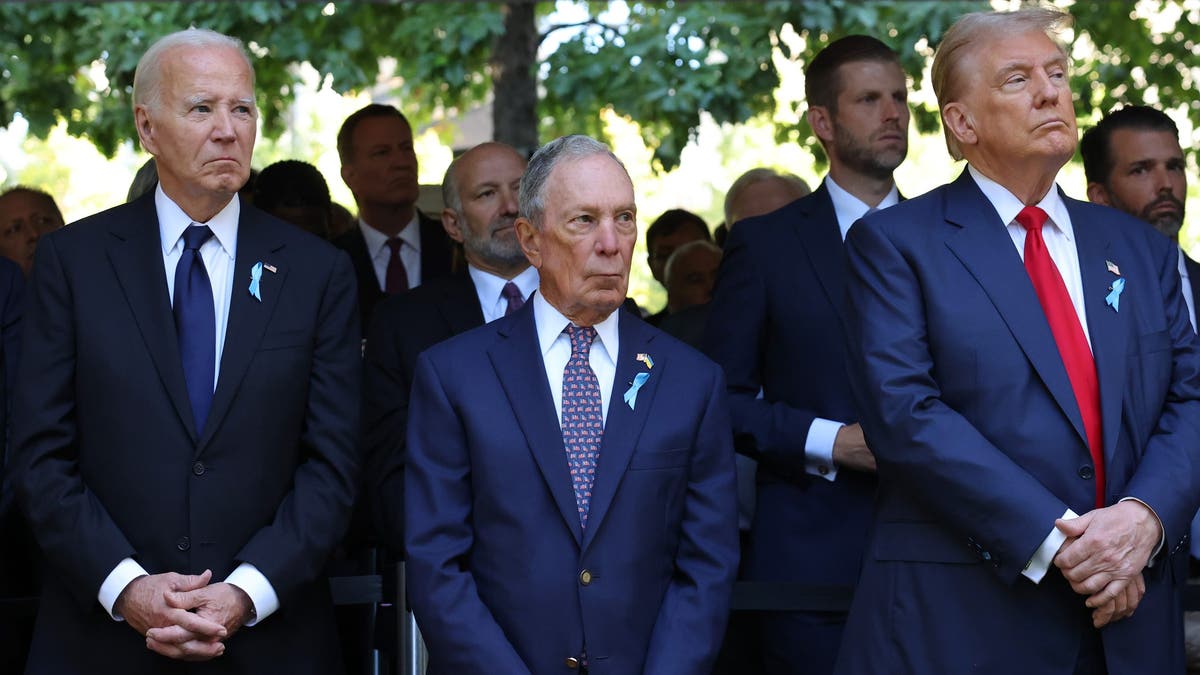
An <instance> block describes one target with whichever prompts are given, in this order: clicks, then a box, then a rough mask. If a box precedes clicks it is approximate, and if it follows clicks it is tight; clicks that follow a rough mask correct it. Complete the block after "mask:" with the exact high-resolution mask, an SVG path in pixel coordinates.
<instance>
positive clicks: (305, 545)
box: [0, 8, 1200, 675]
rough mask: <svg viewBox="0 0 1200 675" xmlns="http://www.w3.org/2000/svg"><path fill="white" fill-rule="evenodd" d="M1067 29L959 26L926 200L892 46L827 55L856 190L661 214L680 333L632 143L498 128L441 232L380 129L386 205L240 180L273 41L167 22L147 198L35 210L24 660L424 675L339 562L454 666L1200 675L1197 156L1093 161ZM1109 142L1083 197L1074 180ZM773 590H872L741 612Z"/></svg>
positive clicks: (773, 189) (829, 114)
mask: <svg viewBox="0 0 1200 675" xmlns="http://www.w3.org/2000/svg"><path fill="white" fill-rule="evenodd" d="M1069 21H1070V17H1069V16H1068V15H1066V14H1064V13H1062V12H1060V11H1058V10H1050V9H1031V8H1027V9H1021V10H1018V11H1014V12H990V13H977V14H969V15H966V16H964V17H962V18H960V19H959V20H958V21H957V22H956V23H955V24H954V25H953V26H952V27H951V28H950V29H949V30H948V31H947V32H946V34H945V36H944V38H943V40H942V42H941V44H940V45H939V46H938V48H937V51H936V53H935V56H934V60H933V67H932V80H933V84H934V89H935V93H936V96H937V101H938V107H939V109H940V111H941V118H942V123H943V132H944V135H945V140H946V145H947V148H948V151H949V154H950V157H951V158H952V159H953V160H965V164H966V166H965V169H964V170H963V172H962V174H961V175H960V176H959V178H958V179H957V180H955V181H953V182H952V183H949V184H947V185H944V186H942V187H938V188H936V189H934V190H932V191H930V192H928V193H926V194H923V195H907V196H906V195H904V194H902V193H901V192H900V190H899V188H898V186H897V185H896V182H895V180H894V178H893V174H894V172H895V170H896V169H897V167H899V166H900V165H901V164H902V163H903V162H904V161H905V158H906V155H907V150H908V135H909V108H908V83H909V78H908V76H907V75H906V73H905V72H904V70H903V68H902V66H901V60H900V58H899V56H898V55H897V54H896V52H895V51H893V50H892V49H891V48H889V47H888V46H887V45H886V44H884V43H883V42H882V41H880V40H879V39H877V38H875V37H871V36H866V35H852V36H848V37H844V38H841V39H838V40H835V41H833V42H831V43H829V44H828V45H827V46H826V47H825V48H824V49H823V50H821V51H820V53H819V54H818V55H817V56H816V57H815V58H814V59H813V60H812V61H811V63H809V64H808V67H807V69H806V72H805V99H806V101H807V108H808V109H807V117H808V121H809V123H810V125H811V127H812V130H813V133H814V134H815V135H816V136H817V139H818V140H819V142H820V143H821V145H822V147H823V149H824V152H825V154H826V156H827V157H828V160H829V165H828V172H827V173H826V175H825V176H824V177H823V179H822V180H821V182H820V183H819V184H818V185H817V186H816V189H810V187H809V186H808V185H807V184H806V183H805V182H804V181H803V180H801V179H799V178H797V177H796V176H793V175H790V174H785V173H779V172H776V171H773V170H771V169H767V168H760V169H754V170H751V171H749V172H747V173H746V174H744V175H743V176H741V177H740V178H738V179H737V181H735V182H734V183H733V184H732V185H731V186H730V189H729V190H728V193H727V194H726V196H725V202H724V216H725V221H724V223H722V224H720V225H719V226H718V227H717V228H711V227H710V226H709V224H708V223H706V222H705V221H704V220H703V219H702V218H700V217H699V216H698V215H696V214H695V213H692V212H690V211H688V210H686V209H684V208H679V209H672V210H670V211H667V212H665V213H663V214H661V215H659V216H658V217H657V218H655V219H654V220H653V222H651V224H650V225H649V227H647V228H646V230H645V245H646V250H647V259H646V264H647V265H648V268H649V270H650V272H651V274H652V276H653V278H654V279H655V280H656V281H657V282H658V283H660V284H662V286H663V287H664V288H665V289H666V291H667V303H666V306H665V307H664V308H662V310H661V311H659V312H657V313H649V312H646V311H644V310H642V309H641V308H639V307H638V306H637V305H636V303H634V302H633V301H632V300H630V299H629V298H628V279H629V271H630V266H631V264H635V261H634V260H633V259H632V256H633V249H634V245H635V242H636V240H637V237H638V236H639V220H640V219H641V218H640V217H639V214H638V208H637V204H636V200H635V197H634V189H633V184H632V182H631V180H630V177H629V173H628V172H627V171H626V169H625V165H624V164H623V163H622V161H621V160H620V159H618V158H617V157H616V156H615V155H614V154H613V153H612V151H611V150H610V149H609V148H608V147H607V146H605V145H604V144H603V143H601V142H599V141H597V140H595V139H592V138H588V137H586V136H580V135H571V136H565V137H562V138H558V139H555V140H553V141H551V142H549V143H547V144H546V145H544V146H543V147H541V148H540V149H538V150H537V151H536V152H534V153H533V155H532V156H530V157H527V156H525V155H523V154H522V153H521V152H519V151H517V150H516V149H514V148H512V147H510V146H508V145H505V144H503V143H498V142H488V143H483V144H481V145H478V146H476V147H473V148H470V149H468V150H467V151H465V152H463V153H462V154H460V155H459V156H457V157H456V158H455V159H454V161H453V162H452V163H451V165H450V167H449V168H448V170H447V171H446V174H445V178H444V181H443V184H442V195H443V199H444V201H445V207H444V209H443V210H442V211H441V213H440V214H426V213H423V212H422V211H420V210H419V209H418V208H417V206H416V203H417V198H418V194H419V185H418V181H417V157H416V154H415V152H414V148H413V130H412V127H411V125H410V123H409V121H408V120H407V119H406V118H405V116H404V115H403V114H402V113H401V112H400V111H399V110H397V109H396V108H395V107H393V106H390V105H384V104H371V105H368V106H366V107H364V108H362V109H361V110H359V111H357V112H355V113H354V114H352V115H351V116H349V117H348V118H347V119H346V120H345V121H344V122H343V124H342V126H341V129H340V131H339V132H338V135H337V150H338V154H339V157H340V160H341V178H342V180H343V181H344V182H345V184H346V185H347V186H348V187H349V188H350V191H351V193H352V194H353V196H354V200H355V204H354V206H355V209H354V215H351V213H350V212H349V211H347V210H346V209H342V208H341V207H339V206H338V205H336V204H335V203H333V202H332V201H331V199H330V192H329V188H328V184H327V182H326V180H325V178H324V177H323V176H322V175H321V174H320V172H319V171H317V169H316V168H315V167H313V166H312V165H311V164H308V163H305V162H302V161H298V160H289V161H284V162H279V163H277V164H273V165H271V166H268V167H265V168H263V169H262V170H261V171H252V170H251V158H252V153H253V148H254V143H255V135H256V123H257V115H258V113H257V109H256V107H255V80H254V70H253V64H252V61H251V58H250V56H249V55H248V54H247V52H246V51H245V49H244V47H243V46H242V45H241V43H240V42H239V41H237V40H236V39H233V38H230V37H228V36H225V35H222V34H219V33H215V32H212V31H208V30H204V29H189V30H185V31H180V32H177V33H173V34H171V35H168V36H166V37H164V38H162V39H160V40H159V41H157V42H155V43H154V44H153V45H152V46H150V47H149V49H148V50H147V51H146V52H145V54H144V55H143V56H142V58H141V60H140V62H139V64H138V67H137V74H136V76H135V80H134V85H133V99H134V106H133V117H134V125H135V128H136V131H137V134H138V137H139V139H140V141H141V144H142V146H143V147H144V148H145V149H146V150H147V152H149V153H150V154H151V155H152V156H153V158H152V159H151V160H150V161H149V162H147V164H146V165H145V166H144V167H143V168H142V170H141V171H139V174H138V177H137V179H135V181H134V185H133V186H131V188H130V192H129V196H128V201H127V202H126V203H125V204H123V205H120V206H116V207H114V208H112V209H109V210H106V211H103V212H101V213H98V214H95V215H92V216H89V217H87V218H84V219H82V220H79V221H77V222H74V223H72V224H70V225H64V223H63V218H62V215H61V214H60V213H59V211H58V208H57V207H56V206H55V203H54V199H53V198H52V197H51V196H50V195H48V194H46V193H44V192H41V191H39V190H35V189H31V188H27V187H17V188H12V189H9V190H7V191H5V192H3V193H0V256H2V258H0V349H2V350H3V352H2V354H0V385H2V386H0V427H3V428H4V429H5V430H6V438H7V442H6V443H5V445H4V453H3V462H2V463H0V471H2V473H0V487H2V489H0V519H2V520H0V523H2V525H3V528H4V531H3V533H2V536H3V538H4V541H5V547H4V553H3V555H0V595H3V596H6V597H10V598H13V597H22V596H37V597H38V602H37V611H36V618H35V619H29V618H27V617H25V616H22V615H19V614H11V613H10V614H9V615H6V616H5V617H4V619H3V620H4V621H5V622H6V623H5V626H6V627H5V629H4V630H0V652H3V654H4V655H5V659H8V656H9V655H13V660H12V661H10V662H9V663H11V664H15V665H13V666H12V667H14V668H16V669H17V672H20V669H22V668H24V669H25V672H29V673H38V674H40V673H51V674H57V673H85V672H86V673H114V674H115V673H121V674H127V673H162V672H193V671H194V672H197V673H209V672H211V673H226V672H227V673H241V672H265V673H272V672H287V673H322V674H324V673H337V672H347V673H350V674H357V673H365V672H373V669H378V668H382V669H383V670H382V672H390V671H389V669H390V668H391V667H392V665H391V664H388V663H386V660H385V663H383V665H381V664H380V662H379V661H378V660H371V659H369V658H368V657H367V654H370V653H371V652H372V651H382V653H384V654H387V653H388V649H389V646H388V645H386V644H384V643H386V642H387V641H386V640H384V641H383V643H380V642H376V640H377V639H378V636H377V635H376V634H375V633H376V627H375V626H373V625H371V624H370V623H364V621H363V617H362V616H361V614H358V613H355V612H353V611H338V610H335V608H334V607H333V604H332V602H331V593H330V587H329V584H328V581H327V575H329V574H330V573H331V570H335V569H343V570H353V569H356V565H358V563H360V562H361V559H362V558H363V557H367V558H370V559H371V560H372V561H373V562H372V565H373V566H374V565H377V563H378V560H379V558H380V557H382V558H383V559H385V560H387V561H391V562H395V561H403V562H404V563H405V565H406V568H407V570H408V573H407V589H406V591H407V593H406V601H407V605H408V606H409V607H411V609H412V611H413V613H414V614H415V616H416V620H417V624H418V626H419V627H420V629H421V632H422V635H423V637H424V641H425V644H426V645H427V646H428V651H429V665H428V672H429V673H455V674H458V673H503V674H506V675H507V674H510V673H511V674H514V675H515V674H519V673H538V674H541V673H560V672H562V673H569V672H579V673H590V674H591V675H608V674H618V675H625V674H629V673H650V674H654V675H658V674H664V673H681V674H683V673H688V674H695V675H701V674H706V673H714V672H715V673H733V674H740V673H767V674H770V675H785V674H792V673H796V674H800V673H805V674H814V673H815V674H821V673H840V674H847V675H857V674H864V675H866V674H876V673H880V674H883V673H888V674H890V673H912V674H914V675H915V674H920V675H925V674H936V673H947V674H957V673H967V672H970V673H1014V672H1028V673H1047V674H1059V673H1061V674H1063V675H1069V674H1079V675H1085V674H1105V673H1107V674H1111V675H1123V674H1131V675H1133V674H1137V675H1141V674H1144V673H1182V672H1184V670H1185V639H1184V631H1183V611H1182V589H1183V586H1184V585H1185V583H1186V581H1187V579H1188V578H1189V576H1194V575H1196V573H1197V571H1198V570H1197V569H1196V560H1197V556H1196V555H1194V554H1193V551H1195V553H1196V554H1200V546H1197V543H1198V542H1200V536H1198V537H1192V531H1193V527H1200V520H1197V519H1196V518H1195V516H1196V512H1197V508H1198V507H1200V452H1198V449H1200V351H1198V349H1197V344H1196V342H1195V333H1196V325H1197V319H1196V306H1195V302H1196V299H1197V297H1198V294H1200V266H1198V265H1197V263H1195V262H1193V261H1192V260H1190V259H1189V258H1188V257H1187V256H1186V255H1185V254H1184V253H1183V252H1182V250H1181V249H1180V246H1179V244H1178V236H1179V232H1180V228H1181V226H1182V224H1183V220H1184V199H1185V194H1186V177H1185V170H1186V162H1185V160H1184V156H1183V152H1182V149H1181V146H1180V143H1179V137H1178V129H1177V128H1176V127H1175V125H1174V123H1173V122H1172V121H1171V119H1170V118H1169V117H1168V116H1167V115H1165V114H1163V113H1162V112H1161V111H1158V110H1155V109H1153V108H1150V107H1146V106H1127V107H1124V108H1120V109H1118V110H1115V111H1112V112H1110V113H1109V114H1108V115H1106V116H1105V117H1104V118H1103V119H1102V120H1101V121H1100V122H1099V123H1098V124H1097V125H1095V126H1094V127H1092V128H1090V129H1088V130H1087V131H1086V132H1085V133H1084V134H1083V137H1082V142H1081V143H1080V142H1079V133H1078V130H1077V127H1076V116H1075V112H1074V108H1073V102H1072V92H1071V90H1070V86H1069V79H1070V78H1069V73H1070V56H1069V50H1068V49H1067V48H1066V47H1065V46H1064V45H1063V44H1062V43H1061V42H1060V33H1061V31H1062V29H1063V28H1064V27H1066V26H1067V25H1068V24H1069ZM1077 144H1078V145H1079V147H1080V151H1081V153H1082V156H1083V162H1084V167H1085V172H1086V178H1087V186H1086V192H1087V196H1088V200H1089V202H1090V203H1089V202H1082V201H1077V200H1074V199H1071V198H1070V197H1068V196H1066V194H1065V192H1063V191H1062V189H1061V188H1060V186H1059V185H1058V184H1057V183H1056V178H1057V176H1058V174H1059V171H1060V169H1061V168H1062V167H1063V166H1064V165H1065V164H1066V163H1067V162H1068V161H1069V160H1070V159H1071V157H1072V156H1073V154H1074V152H1075V150H1076V146H1077ZM1197 535H1200V532H1197ZM364 551H369V552H370V553H369V554H367V555H365V556H364V553H363V552H364ZM737 580H744V581H748V582H757V583H760V584H766V585H767V587H768V588H775V589H787V588H792V589H794V588H797V587H803V588H809V589H813V588H816V589H826V590H846V591H848V592H852V593H853V600H852V602H851V603H850V604H849V607H848V610H847V609H846V608H844V607H842V608H837V607H825V608H821V609H820V610H817V609H811V608H810V609H806V610H799V609H798V608H791V609H790V610H788V611H762V612H732V613H731V598H732V592H733V588H734V584H735V581H737ZM0 609H2V608H0ZM394 647H395V645H394V644H392V645H390V648H391V649H393V650H394ZM390 656H391V657H392V658H395V656H396V655H395V653H394V652H393V653H391V654H390ZM182 662H187V663H190V664H192V665H191V666H190V668H191V669H192V670H188V669H180V670H178V671H177V670H176V667H177V666H179V667H180V668H182V666H181V665H180V664H181V663H182Z"/></svg>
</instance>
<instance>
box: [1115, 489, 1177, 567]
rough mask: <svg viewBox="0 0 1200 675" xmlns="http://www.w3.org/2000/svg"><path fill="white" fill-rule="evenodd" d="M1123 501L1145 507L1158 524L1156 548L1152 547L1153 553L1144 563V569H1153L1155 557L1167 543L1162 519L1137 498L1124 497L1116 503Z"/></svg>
mask: <svg viewBox="0 0 1200 675" xmlns="http://www.w3.org/2000/svg"><path fill="white" fill-rule="evenodd" d="M1124 501H1133V502H1137V503H1139V504H1141V505H1142V506H1144V507H1146V508H1147V509H1150V513H1151V514H1153V515H1154V520H1155V522H1157V523H1158V546H1155V547H1154V551H1152V552H1151V553H1150V560H1148V561H1146V567H1154V558H1155V556H1157V555H1158V552H1159V551H1161V550H1162V547H1163V546H1164V545H1165V544H1166V543H1167V531H1166V529H1164V528H1163V524H1162V518H1159V517H1158V514H1157V513H1155V512H1154V509H1152V508H1150V505H1149V504H1147V503H1146V502H1144V501H1142V500H1140V499H1138V498H1137V497H1124V498H1121V499H1118V500H1117V503H1118V504H1120V503H1121V502H1124Z"/></svg>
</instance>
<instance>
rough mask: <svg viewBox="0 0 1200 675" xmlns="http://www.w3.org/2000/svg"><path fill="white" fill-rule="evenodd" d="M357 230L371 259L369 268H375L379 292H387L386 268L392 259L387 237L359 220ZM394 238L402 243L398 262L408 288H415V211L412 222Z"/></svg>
mask: <svg viewBox="0 0 1200 675" xmlns="http://www.w3.org/2000/svg"><path fill="white" fill-rule="evenodd" d="M358 230H359V231H360V232H362V236H363V241H364V242H366V244H367V255H369V256H370V257H371V266H372V267H374V268H375V279H376V280H378V281H379V290H381V291H384V290H387V266H388V260H390V259H391V257H392V249H390V248H388V245H387V242H388V238H389V237H388V236H387V235H386V234H384V233H382V232H380V231H379V230H377V229H375V228H373V227H371V226H370V225H368V224H367V223H366V221H364V220H362V219H361V218H360V219H359V221H358ZM396 236H397V237H399V238H400V241H401V242H403V244H401V246H400V262H402V263H404V273H405V275H406V276H407V277H408V287H409V288H410V289H411V288H416V287H417V286H420V285H421V217H420V215H419V214H418V213H417V211H416V209H414V210H413V217H412V220H410V221H408V225H405V226H404V229H403V230H400V234H398V235H396Z"/></svg>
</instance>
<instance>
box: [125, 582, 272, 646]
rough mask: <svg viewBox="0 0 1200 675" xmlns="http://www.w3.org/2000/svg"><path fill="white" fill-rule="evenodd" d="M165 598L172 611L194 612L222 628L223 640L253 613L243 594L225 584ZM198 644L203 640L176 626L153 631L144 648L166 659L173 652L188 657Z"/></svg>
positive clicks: (249, 602) (238, 589)
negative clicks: (223, 630)
mask: <svg viewBox="0 0 1200 675" xmlns="http://www.w3.org/2000/svg"><path fill="white" fill-rule="evenodd" d="M165 597H166V601H167V604H168V605H169V606H171V607H175V608H178V609H184V610H189V611H194V612H196V614H197V615H198V616H200V617H202V618H205V619H208V620H210V621H215V622H216V623H219V624H221V625H223V626H225V630H226V631H228V633H227V634H226V636H225V638H224V639H225V640H228V639H229V638H230V637H232V636H233V634H234V633H236V632H237V631H238V629H239V628H241V627H242V626H243V625H244V624H245V623H246V621H247V620H249V618H250V616H251V612H252V611H253V609H254V605H253V603H252V602H251V601H250V596H248V595H246V592H245V591H243V590H242V589H240V588H238V587H237V586H234V585H232V584H227V583H218V584H211V585H209V586H205V587H203V588H198V589H196V590H194V591H186V592H168V593H166V594H165ZM198 640H202V638H200V637H199V636H196V635H194V634H192V633H191V632H190V631H187V630H186V629H184V628H181V627H179V626H169V627H166V628H154V629H151V630H150V631H148V632H147V633H146V644H147V646H148V647H150V649H152V650H154V651H156V652H158V653H160V654H164V655H167V656H171V655H173V654H174V653H175V652H179V653H182V654H186V653H188V652H189V650H190V648H191V647H193V646H196V645H194V644H193V642H195V641H198Z"/></svg>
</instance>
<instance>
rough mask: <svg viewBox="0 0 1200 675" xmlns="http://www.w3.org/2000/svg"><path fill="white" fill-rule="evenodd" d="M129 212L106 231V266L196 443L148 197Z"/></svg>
mask: <svg viewBox="0 0 1200 675" xmlns="http://www.w3.org/2000/svg"><path fill="white" fill-rule="evenodd" d="M133 208H134V209H136V212H134V213H132V214H131V215H130V217H128V218H127V219H125V220H124V221H123V222H121V223H119V224H117V225H116V226H114V227H113V228H112V230H111V232H112V234H113V236H114V243H113V245H111V246H109V248H108V257H109V262H110V263H111V264H112V266H113V271H114V272H115V273H116V275H117V281H118V282H119V283H120V285H121V289H122V291H124V293H125V299H126V301H127V302H128V303H129V308H130V310H131V311H132V312H133V318H134V321H135V322H137V326H138V330H139V331H140V332H141V334H142V339H143V340H144V341H145V343H146V351H147V352H149V354H150V358H151V360H152V361H154V367H155V368H156V369H157V370H158V376H159V378H160V379H161V380H162V383H163V386H164V387H165V388H166V390H167V395H168V396H169V397H170V399H171V403H172V404H173V405H174V406H175V412H176V413H178V415H179V419H180V421H181V422H182V423H183V425H184V427H186V428H187V430H188V433H190V434H191V436H192V440H193V441H195V440H196V438H197V437H198V436H199V432H198V431H197V429H196V425H195V423H194V422H193V420H192V406H191V401H190V400H189V399H188V393H187V384H186V382H185V380H184V377H183V363H182V361H181V360H180V356H179V338H178V336H177V335H176V333H175V320H174V315H173V314H172V313H171V298H170V296H169V295H168V293H167V278H166V271H165V269H164V267H163V252H162V239H161V237H160V235H159V231H158V214H157V213H156V212H155V209H154V196H153V193H150V195H149V196H147V197H143V198H142V199H139V200H137V201H136V202H135V203H134V206H133Z"/></svg>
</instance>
